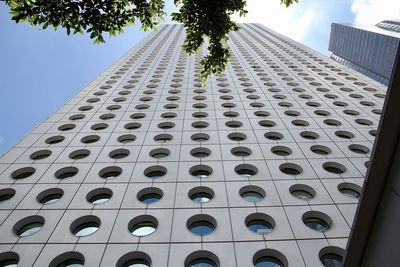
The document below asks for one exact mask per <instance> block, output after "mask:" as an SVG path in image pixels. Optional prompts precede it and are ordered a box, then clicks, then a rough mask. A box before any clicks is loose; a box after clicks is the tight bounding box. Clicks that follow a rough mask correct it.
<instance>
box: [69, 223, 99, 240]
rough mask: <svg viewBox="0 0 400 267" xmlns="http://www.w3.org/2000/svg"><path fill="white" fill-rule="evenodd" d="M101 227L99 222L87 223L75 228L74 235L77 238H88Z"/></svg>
mask: <svg viewBox="0 0 400 267" xmlns="http://www.w3.org/2000/svg"><path fill="white" fill-rule="evenodd" d="M99 227H100V224H99V223H97V222H85V223H82V224H80V225H78V226H77V227H75V229H74V231H73V234H74V235H75V236H77V237H83V236H88V235H91V234H93V233H94V232H96V231H97V230H98V229H99Z"/></svg>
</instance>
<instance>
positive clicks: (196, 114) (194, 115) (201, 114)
mask: <svg viewBox="0 0 400 267" xmlns="http://www.w3.org/2000/svg"><path fill="white" fill-rule="evenodd" d="M192 116H193V117H195V118H205V117H207V116H208V113H207V112H194V113H193V114H192Z"/></svg>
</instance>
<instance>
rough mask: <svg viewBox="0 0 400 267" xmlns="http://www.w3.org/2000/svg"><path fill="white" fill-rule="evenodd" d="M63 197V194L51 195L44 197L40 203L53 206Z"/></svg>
mask: <svg viewBox="0 0 400 267" xmlns="http://www.w3.org/2000/svg"><path fill="white" fill-rule="evenodd" d="M62 196H63V195H62V194H50V195H47V196H45V197H43V198H42V199H41V200H40V203H42V204H53V203H55V202H57V201H58V200H60V198H61V197H62Z"/></svg>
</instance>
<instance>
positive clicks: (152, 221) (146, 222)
mask: <svg viewBox="0 0 400 267" xmlns="http://www.w3.org/2000/svg"><path fill="white" fill-rule="evenodd" d="M157 227H158V221H157V219H156V218H155V217H153V216H150V215H142V216H139V217H136V218H134V219H132V220H131V221H130V222H129V224H128V230H129V232H130V233H131V234H132V235H134V236H138V237H142V236H148V235H151V234H152V233H154V232H155V231H156V230H157Z"/></svg>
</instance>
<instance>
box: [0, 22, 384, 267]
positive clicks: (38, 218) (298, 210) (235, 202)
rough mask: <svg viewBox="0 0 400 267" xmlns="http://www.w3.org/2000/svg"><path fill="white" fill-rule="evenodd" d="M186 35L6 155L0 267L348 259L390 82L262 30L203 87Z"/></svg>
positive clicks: (91, 89) (133, 59)
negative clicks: (352, 229)
mask: <svg viewBox="0 0 400 267" xmlns="http://www.w3.org/2000/svg"><path fill="white" fill-rule="evenodd" d="M183 39H184V29H183V26H181V25H163V26H161V28H160V30H159V32H158V33H153V34H151V35H150V36H149V37H147V38H146V39H144V40H143V41H142V42H141V43H140V44H139V45H137V46H136V47H134V48H132V50H130V51H129V52H128V53H127V54H126V55H124V56H123V57H122V58H121V59H119V60H118V61H117V62H116V63H114V64H113V65H111V66H110V67H109V68H108V69H107V70H106V71H105V72H103V73H102V74H101V75H99V76H98V77H97V78H96V79H95V80H94V81H93V82H91V83H90V84H89V85H88V86H86V87H85V88H83V89H82V90H81V91H80V92H79V93H78V94H77V95H76V96H75V97H73V98H72V99H71V100H69V101H68V102H67V103H66V104H65V105H64V106H62V107H61V108H60V109H59V110H58V111H57V112H56V113H55V114H53V115H52V116H51V117H49V118H48V119H47V120H46V121H44V122H43V123H42V124H40V125H39V126H38V127H36V128H35V129H34V130H33V131H32V132H31V133H29V134H28V135H27V136H26V137H25V138H23V139H22V140H21V141H20V142H18V143H17V144H16V145H15V146H14V147H13V148H12V149H10V151H8V152H7V153H6V154H5V155H3V157H1V159H0V182H1V189H0V200H1V202H0V208H1V210H0V212H1V214H2V216H1V217H0V218H1V225H0V235H1V239H0V240H1V243H2V244H1V246H0V249H1V250H0V265H2V266H15V265H16V264H18V266H40V267H42V266H51V267H55V266H83V265H84V266H107V267H109V266H118V267H122V266H124V267H125V266H141V267H143V266H155V267H164V266H170V267H176V266H185V267H186V266H193V267H194V266H195V267H199V266H202V267H204V266H206V267H209V266H220V267H232V266H237V267H247V266H257V267H261V266H296V267H301V266H312V267H314V266H338V264H340V261H341V258H342V257H343V254H344V248H345V247H346V242H347V238H348V235H349V232H350V227H351V225H352V221H353V217H354V212H355V209H356V207H357V202H358V197H359V194H360V190H361V187H360V186H362V183H363V176H364V174H365V172H366V166H367V165H368V159H369V156H370V150H371V148H372V144H373V142H374V137H375V134H376V127H377V126H378V122H379V117H380V113H381V108H382V104H383V101H384V96H385V87H384V86H383V85H381V84H380V83H378V82H376V81H373V80H371V79H370V78H368V77H365V76H364V75H362V74H360V73H358V72H356V71H353V70H351V69H349V68H347V67H343V66H342V65H340V64H338V63H337V62H334V61H332V60H330V59H327V58H325V57H323V56H321V55H320V54H319V53H317V52H315V51H313V50H311V49H309V48H307V47H305V46H303V45H301V44H299V43H296V42H294V41H292V40H290V39H288V38H286V37H284V36H282V35H279V34H277V33H275V32H273V31H271V30H269V29H267V28H265V27H263V26H261V25H258V24H243V25H242V28H241V30H240V31H238V32H235V33H232V34H231V39H230V42H229V45H230V47H231V50H232V55H233V56H232V59H231V61H230V63H229V66H228V68H227V69H226V71H225V72H224V74H223V75H221V76H218V77H212V78H210V79H209V80H208V81H207V83H206V85H205V87H202V86H201V83H200V78H199V72H200V66H199V62H200V60H201V57H202V55H201V54H198V55H195V56H192V57H189V56H187V55H186V54H185V53H184V52H182V51H181V49H180V46H181V44H182V42H183ZM203 51H205V50H203ZM7 264H8V265H7Z"/></svg>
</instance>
